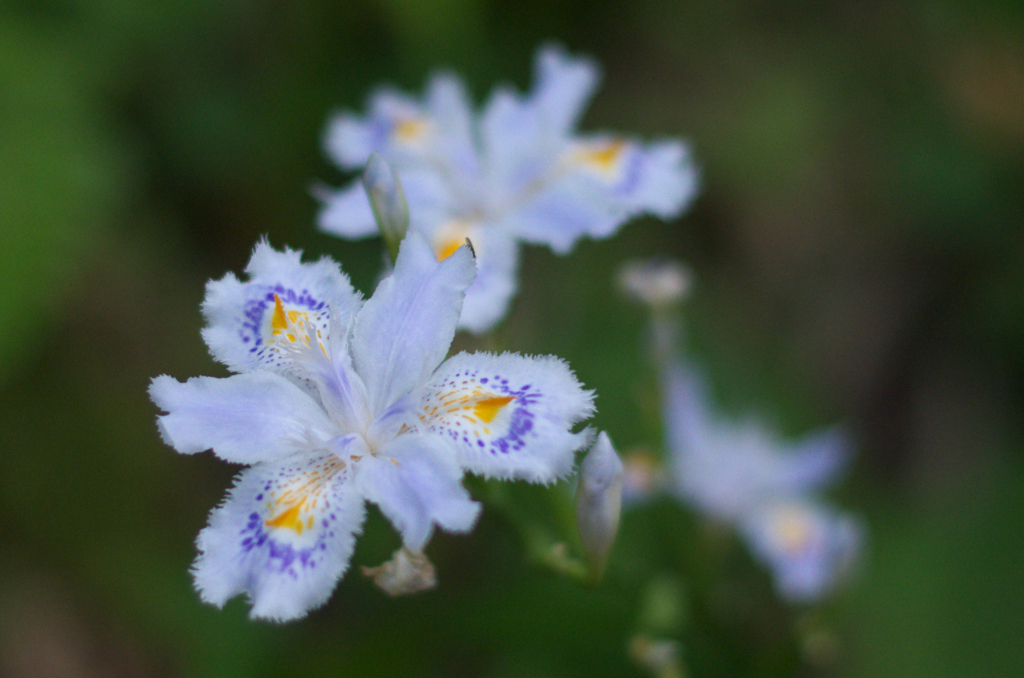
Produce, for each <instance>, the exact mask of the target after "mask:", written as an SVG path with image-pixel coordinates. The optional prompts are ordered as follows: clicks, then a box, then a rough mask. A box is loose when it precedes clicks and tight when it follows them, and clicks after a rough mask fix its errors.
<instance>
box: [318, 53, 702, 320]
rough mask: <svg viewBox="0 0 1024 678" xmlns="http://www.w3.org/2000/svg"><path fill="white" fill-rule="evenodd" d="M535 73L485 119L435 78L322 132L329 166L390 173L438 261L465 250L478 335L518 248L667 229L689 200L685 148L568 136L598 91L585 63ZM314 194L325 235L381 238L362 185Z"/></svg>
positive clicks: (542, 64)
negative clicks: (632, 229)
mask: <svg viewBox="0 0 1024 678" xmlns="http://www.w3.org/2000/svg"><path fill="white" fill-rule="evenodd" d="M535 68H536V82H535V85H534V88H533V90H532V91H531V92H530V94H529V95H526V96H522V95H520V94H518V93H517V92H515V91H513V90H512V89H510V88H507V87H499V88H497V89H495V91H494V92H493V93H492V94H491V97H490V99H489V100H488V102H487V103H486V105H485V106H484V108H483V111H482V112H481V113H480V114H479V115H477V114H475V113H474V112H473V110H472V108H471V107H470V103H469V98H468V97H467V95H466V92H465V88H464V86H463V85H462V82H461V81H460V80H459V79H458V78H456V77H455V76H453V75H451V74H440V75H436V76H434V77H433V78H432V79H431V81H430V83H429V84H428V86H427V91H426V94H425V95H424V96H423V98H422V99H417V98H415V97H411V96H408V95H405V94H403V93H401V92H397V91H395V90H393V89H383V90H379V91H377V92H375V93H374V94H373V95H372V96H371V97H370V101H369V112H368V113H367V114H366V115H365V116H360V115H357V114H354V113H350V112H343V113H340V114H338V115H336V116H335V117H334V119H333V120H332V121H331V123H330V125H329V127H328V131H327V134H326V139H325V144H326V147H327V153H328V155H330V157H331V158H332V159H333V160H334V161H335V162H337V163H338V164H339V165H340V166H341V167H342V168H344V169H346V170H354V169H358V168H360V167H362V165H363V164H364V163H365V162H366V160H367V158H368V157H369V155H370V153H371V152H374V151H376V152H378V153H381V154H382V155H383V156H384V158H385V159H387V160H388V161H389V162H390V163H392V164H393V165H394V166H395V168H396V170H398V172H399V174H400V175H401V178H402V183H403V186H404V187H405V190H406V196H407V198H408V201H409V208H410V213H411V219H412V221H411V226H412V227H413V228H415V229H417V230H419V231H421V232H422V233H424V234H425V235H426V236H427V238H428V239H429V240H430V242H431V245H432V247H433V249H434V252H435V254H436V256H437V257H438V258H444V257H445V256H448V254H450V253H451V252H452V251H454V249H455V247H458V246H459V245H461V244H462V243H463V242H465V239H466V238H467V237H468V238H469V239H470V240H471V241H472V242H473V245H474V247H475V248H476V252H477V256H478V263H479V266H480V269H479V275H478V278H477V280H476V282H475V283H474V284H473V286H471V287H470V288H469V290H468V291H467V293H466V303H465V307H464V308H463V312H462V318H461V320H460V324H459V326H460V327H462V328H465V329H468V330H470V331H473V332H478V333H479V332H484V331H487V330H488V329H490V328H491V327H492V326H493V325H494V324H495V323H497V322H498V321H499V320H501V319H502V318H503V317H504V316H505V313H506V310H507V308H508V304H509V301H510V299H511V297H512V295H513V294H514V293H515V289H516V275H515V274H516V267H517V261H518V249H519V243H520V242H528V243H536V244H542V245H548V246H549V247H551V248H552V249H553V250H554V251H555V252H557V253H559V254H565V253H567V252H569V251H570V250H571V249H572V248H573V246H574V244H575V243H576V241H577V240H578V239H579V238H581V237H583V236H589V237H591V238H606V237H609V236H611V235H613V234H614V233H615V232H616V231H617V230H618V228H619V227H620V226H622V224H624V223H625V222H626V221H628V220H629V219H631V218H633V217H635V216H638V215H640V214H646V213H649V214H654V215H657V216H659V217H661V218H664V219H671V218H674V217H675V216H677V215H679V214H680V212H681V211H682V210H683V209H684V208H685V207H686V206H687V205H688V204H689V202H690V201H691V199H692V198H693V196H694V194H695V193H696V188H697V172H696V170H695V168H694V166H693V165H692V163H691V161H690V157H689V151H688V149H687V147H686V145H685V144H684V143H683V142H681V141H679V140H675V139H669V140H661V141H657V142H654V143H649V144H645V143H643V142H641V141H639V140H637V139H635V138H629V137H623V136H621V135H618V134H610V133H598V134H588V135H577V134H575V132H574V128H575V126H576V123H577V121H578V119H579V118H580V116H581V115H582V112H583V109H584V107H585V106H586V104H587V102H588V101H589V100H590V98H591V96H592V95H593V93H594V90H595V88H596V86H597V83H598V80H599V72H598V68H597V66H596V65H595V64H594V63H593V62H591V61H590V60H588V59H584V58H578V57H576V58H574V57H570V56H569V55H567V54H566V53H565V52H564V51H563V50H561V49H560V48H558V47H553V46H547V47H544V48H542V49H541V50H540V51H539V52H538V54H537V58H536V66H535ZM321 197H322V199H323V201H324V209H323V211H322V212H321V213H320V217H319V224H320V228H322V229H323V230H325V231H327V232H328V233H332V234H334V235H338V236H341V237H346V238H362V237H367V236H371V235H376V234H377V227H376V225H375V224H374V221H373V216H372V213H371V211H370V207H369V204H368V203H367V200H366V197H365V196H364V195H363V192H362V190H361V189H360V187H359V186H358V184H355V183H353V184H352V185H351V186H349V187H348V188H345V189H342V190H340V191H336V192H331V191H323V192H322V195H321Z"/></svg>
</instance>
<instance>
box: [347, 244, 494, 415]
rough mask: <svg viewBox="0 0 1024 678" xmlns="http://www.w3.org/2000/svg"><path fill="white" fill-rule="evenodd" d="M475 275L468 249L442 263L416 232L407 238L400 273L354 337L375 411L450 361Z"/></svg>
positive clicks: (365, 312)
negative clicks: (449, 357) (466, 293)
mask: <svg viewBox="0 0 1024 678" xmlns="http://www.w3.org/2000/svg"><path fill="white" fill-rule="evenodd" d="M475 275H476V266H475V264H474V262H473V257H472V255H471V254H470V252H469V248H468V247H462V248H459V250H457V251H456V252H455V253H454V254H452V256H450V257H448V258H447V259H445V260H444V261H443V262H438V261H437V259H436V258H435V256H434V252H433V250H432V249H431V248H430V245H429V244H427V241H426V239H425V238H424V237H423V236H422V235H421V234H420V233H417V232H415V231H410V232H409V234H408V235H407V236H406V238H405V240H403V241H402V247H401V249H400V250H399V253H398V261H396V262H395V271H394V273H393V274H392V275H390V276H389V277H387V278H385V279H384V280H382V281H381V283H380V285H378V286H377V290H376V291H375V292H374V293H373V297H372V298H371V299H370V300H369V301H367V302H366V304H365V305H364V306H363V308H362V310H361V311H360V312H359V314H358V315H357V316H356V324H355V330H354V332H353V336H352V357H353V361H354V364H355V368H356V371H357V372H358V373H359V375H360V376H361V377H362V378H363V381H364V382H365V384H366V387H367V391H368V392H369V399H370V411H371V413H373V414H377V413H379V412H381V411H382V410H383V409H384V408H385V407H387V406H388V405H389V404H391V403H393V402H394V401H396V400H398V399H399V398H401V397H402V396H403V395H405V394H406V393H408V392H409V391H411V390H412V389H413V388H415V387H419V386H421V385H422V384H423V383H425V382H426V380H427V378H428V377H429V376H430V374H431V373H432V372H433V371H434V369H435V368H436V367H437V366H438V364H440V362H441V361H442V360H443V359H444V356H445V354H446V353H447V352H448V347H449V346H450V345H451V342H452V338H453V337H454V336H455V326H456V324H457V323H458V321H459V314H460V312H461V310H462V298H463V295H464V294H465V290H466V287H468V286H469V284H470V283H471V282H472V281H473V277H474V276H475Z"/></svg>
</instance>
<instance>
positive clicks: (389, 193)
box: [363, 153, 409, 263]
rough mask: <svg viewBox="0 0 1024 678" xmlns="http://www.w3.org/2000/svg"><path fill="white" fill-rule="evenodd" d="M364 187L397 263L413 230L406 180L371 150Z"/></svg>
mask: <svg viewBox="0 0 1024 678" xmlns="http://www.w3.org/2000/svg"><path fill="white" fill-rule="evenodd" d="M363 188H365V189H366V196H367V197H368V198H369V199H370V207H371V208H372V209H373V216H374V218H375V219H376V220H377V228H379V229H380V234H381V235H382V236H383V237H384V245H385V246H386V247H387V248H388V253H389V254H390V255H391V261H392V263H394V261H395V259H396V258H397V257H398V246H399V244H401V242H402V238H404V237H405V233H406V231H408V230H409V204H408V203H407V202H406V200H405V191H403V190H402V182H401V181H399V180H398V175H397V174H395V171H394V170H393V169H392V168H391V165H389V164H388V163H387V162H386V161H385V160H384V158H382V157H381V156H380V154H378V153H371V154H370V159H369V160H368V161H367V162H366V169H364V170H363Z"/></svg>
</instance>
